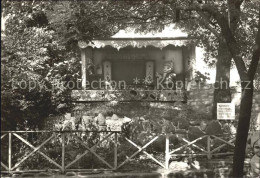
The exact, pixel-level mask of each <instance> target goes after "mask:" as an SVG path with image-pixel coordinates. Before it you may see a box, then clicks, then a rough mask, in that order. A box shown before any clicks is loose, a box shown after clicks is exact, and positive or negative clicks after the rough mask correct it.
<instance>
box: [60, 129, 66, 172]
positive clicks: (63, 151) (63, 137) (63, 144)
mask: <svg viewBox="0 0 260 178" xmlns="http://www.w3.org/2000/svg"><path fill="white" fill-rule="evenodd" d="M61 144H62V156H61V158H62V163H61V164H62V170H61V172H62V173H64V172H65V133H61Z"/></svg>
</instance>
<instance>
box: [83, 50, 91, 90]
mask: <svg viewBox="0 0 260 178" xmlns="http://www.w3.org/2000/svg"><path fill="white" fill-rule="evenodd" d="M92 59H93V49H92V48H91V47H86V48H81V86H82V89H86V84H87V80H88V73H87V70H88V69H87V66H88V64H91V63H93V61H92Z"/></svg>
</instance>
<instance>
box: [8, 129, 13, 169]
mask: <svg viewBox="0 0 260 178" xmlns="http://www.w3.org/2000/svg"><path fill="white" fill-rule="evenodd" d="M11 169H12V133H9V139H8V171H9V172H11Z"/></svg>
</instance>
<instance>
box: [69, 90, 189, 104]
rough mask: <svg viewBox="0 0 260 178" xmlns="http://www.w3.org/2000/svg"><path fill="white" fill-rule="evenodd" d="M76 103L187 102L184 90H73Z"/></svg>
mask: <svg viewBox="0 0 260 178" xmlns="http://www.w3.org/2000/svg"><path fill="white" fill-rule="evenodd" d="M71 97H72V99H73V100H74V101H150V102H151V101H154V102H156V101H157V102H174V101H186V93H185V91H183V90H73V91H72V93H71Z"/></svg>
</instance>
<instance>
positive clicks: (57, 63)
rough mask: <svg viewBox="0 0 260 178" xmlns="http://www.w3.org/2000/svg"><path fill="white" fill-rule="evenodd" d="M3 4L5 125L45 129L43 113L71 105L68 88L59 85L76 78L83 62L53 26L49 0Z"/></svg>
mask: <svg viewBox="0 0 260 178" xmlns="http://www.w3.org/2000/svg"><path fill="white" fill-rule="evenodd" d="M2 5H3V6H2V7H3V13H2V15H3V16H4V17H7V20H6V23H5V24H6V28H5V30H4V31H3V32H2V33H1V35H2V40H1V46H2V58H1V59H2V63H1V67H2V69H3V71H2V75H1V81H2V85H1V96H2V100H1V109H2V113H1V121H2V128H3V129H9V130H16V129H35V128H39V129H41V128H42V126H43V124H42V123H43V121H44V118H46V117H48V116H49V115H51V114H60V113H63V112H65V111H67V110H68V109H70V107H71V106H70V104H71V102H70V97H69V96H70V95H69V94H68V93H69V91H70V90H69V89H68V87H67V88H66V87H61V86H59V87H57V86H56V85H57V81H64V82H65V83H63V85H65V86H66V85H67V83H68V81H71V80H72V81H75V80H76V78H78V77H77V76H79V73H77V72H78V71H79V70H78V69H79V67H80V66H79V65H80V64H78V63H77V60H71V58H72V57H74V58H77V57H78V55H76V52H75V51H70V52H67V51H66V47H65V46H64V45H63V44H60V43H59V39H60V38H59V36H58V34H57V32H56V31H55V29H53V28H51V27H50V25H49V21H48V18H47V15H46V13H45V10H46V9H48V8H49V7H50V6H51V5H52V4H51V3H48V2H46V1H43V2H41V1H37V2H30V1H24V2H23V1H21V2H18V1H15V2H14V1H3V2H2ZM17 14H19V15H17ZM57 69H59V70H57ZM54 82H56V83H54ZM66 82H67V83H66Z"/></svg>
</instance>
